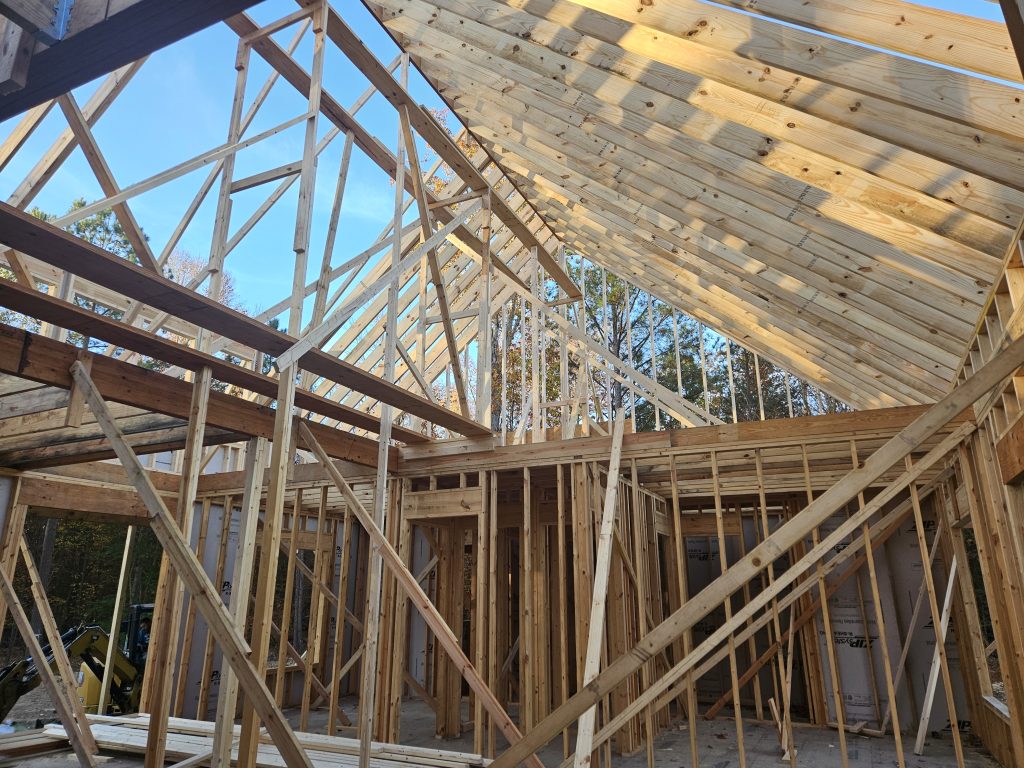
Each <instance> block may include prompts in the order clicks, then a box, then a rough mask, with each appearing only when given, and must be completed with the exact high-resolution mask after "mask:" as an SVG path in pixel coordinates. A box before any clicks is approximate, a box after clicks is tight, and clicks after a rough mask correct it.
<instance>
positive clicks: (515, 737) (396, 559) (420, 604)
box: [299, 422, 544, 768]
mask: <svg viewBox="0 0 1024 768" xmlns="http://www.w3.org/2000/svg"><path fill="white" fill-rule="evenodd" d="M299 434H300V435H301V437H302V440H303V442H304V443H305V444H306V447H307V448H308V449H309V450H311V451H312V452H313V453H314V454H315V455H316V457H317V460H318V461H319V462H320V464H321V466H323V468H324V469H325V470H326V471H327V474H328V475H329V476H330V478H331V480H332V481H333V482H334V484H335V486H337V488H338V490H339V491H341V493H342V496H343V497H344V498H345V501H346V503H347V504H348V507H349V510H350V511H351V512H352V514H354V515H355V516H356V519H357V520H359V523H360V524H361V525H362V526H363V528H364V529H365V530H366V532H367V534H369V536H370V539H371V542H372V544H373V547H374V548H375V549H377V550H378V551H379V552H380V555H381V557H382V559H383V561H384V564H385V565H386V566H387V568H388V569H389V570H390V571H391V572H392V574H393V575H394V576H395V578H396V580H397V581H398V583H399V585H400V586H401V588H402V589H403V590H404V591H405V592H406V594H408V596H409V600H410V601H411V602H412V604H413V605H414V606H416V609H417V610H418V611H419V612H420V614H421V615H422V616H423V620H424V621H425V622H426V624H427V626H428V627H429V628H430V630H431V631H432V632H433V633H434V635H435V636H436V637H437V639H438V642H439V643H440V644H441V647H442V648H443V649H444V651H445V653H447V654H448V656H449V657H450V658H451V660H452V663H454V664H455V667H456V668H457V669H458V670H459V672H461V673H462V676H463V677H464V678H465V679H466V682H467V683H469V687H470V688H471V689H472V691H473V693H475V694H476V695H477V696H478V697H479V698H480V701H481V703H482V704H483V706H484V708H485V709H486V710H487V713H488V714H489V715H490V716H491V717H492V718H494V721H495V722H496V723H497V725H498V727H499V728H500V729H501V732H502V733H503V734H504V735H505V738H507V739H508V741H509V743H510V744H515V743H516V742H517V741H519V740H520V739H522V738H523V736H522V734H521V733H520V732H519V729H518V728H517V727H516V725H515V723H513V722H512V718H510V717H509V715H508V713H507V712H506V711H505V709H504V708H503V707H502V706H501V703H500V702H499V701H498V699H497V697H495V695H494V693H493V692H492V691H491V689H490V688H488V687H487V683H486V681H485V680H484V679H483V677H481V676H480V673H479V672H477V670H476V667H474V666H473V663H472V662H471V661H470V660H469V658H468V657H467V656H466V654H465V653H464V652H463V650H462V646H461V645H460V644H459V640H458V638H456V637H455V633H454V632H452V630H451V627H449V626H448V623H447V622H446V621H445V620H444V617H442V616H441V614H440V613H439V612H438V610H437V608H435V607H434V604H433V603H432V602H431V601H430V598H429V597H427V593H426V592H424V591H423V588H422V587H421V586H420V585H419V582H418V581H417V580H416V577H415V576H414V575H413V574H412V573H410V572H409V569H408V568H406V566H405V563H404V562H403V560H402V557H401V555H399V554H398V552H397V551H396V550H395V548H394V547H393V546H391V542H389V541H388V540H387V538H386V537H385V536H384V534H383V533H382V532H381V530H380V528H378V527H377V525H376V524H375V523H374V520H373V517H372V516H371V515H370V513H369V512H368V511H367V510H366V508H365V507H364V506H363V504H362V502H360V501H359V499H358V497H357V496H356V495H355V493H353V491H352V488H351V486H349V484H348V482H347V481H346V480H345V478H344V477H343V476H342V474H341V472H339V471H338V468H337V467H336V466H334V462H333V461H331V459H330V457H329V456H328V455H327V453H326V451H324V449H323V447H321V445H320V443H318V442H317V440H316V438H315V437H314V436H313V433H312V432H310V431H309V428H308V427H307V426H306V425H305V424H304V423H302V422H299ZM524 760H525V761H526V762H528V763H529V764H530V765H531V766H533V768H544V764H543V763H542V762H541V761H540V758H538V757H537V756H536V755H533V756H527V757H525V758H524Z"/></svg>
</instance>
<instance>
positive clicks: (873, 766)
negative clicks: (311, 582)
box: [8, 701, 998, 768]
mask: <svg viewBox="0 0 1024 768" xmlns="http://www.w3.org/2000/svg"><path fill="white" fill-rule="evenodd" d="M354 703H355V702H354V701H347V702H343V709H344V710H345V712H346V713H347V714H348V715H349V717H350V718H352V720H353V721H354V720H355V707H354ZM287 714H288V715H289V719H290V720H291V721H292V723H293V725H295V726H296V727H298V718H299V713H298V711H294V712H292V711H289V712H288V713H287ZM466 714H467V717H466V718H465V719H468V712H467V713H466ZM325 717H326V713H325V712H314V713H311V717H310V721H311V722H310V730H311V731H316V730H318V729H322V726H323V722H324V719H325ZM697 732H698V744H699V748H700V760H701V763H700V765H701V768H734V767H735V766H738V765H739V760H738V757H737V754H736V728H735V725H734V724H733V721H732V720H726V719H720V720H714V721H710V722H709V721H704V720H701V721H700V722H699V723H698V728H697ZM743 734H744V736H743V740H744V744H745V745H746V764H747V768H769V766H771V767H773V768H774V767H775V766H783V765H788V762H787V763H783V761H782V759H781V753H780V751H779V742H778V737H777V735H776V732H775V729H774V727H773V726H772V725H770V724H767V723H760V722H753V721H749V720H748V721H747V722H746V723H745V724H744V729H743ZM343 735H351V734H350V733H347V734H343ZM838 736H839V734H838V733H837V732H836V731H835V730H832V729H827V730H825V729H820V728H811V727H799V726H798V727H797V728H796V733H795V738H796V743H797V765H798V766H804V767H806V768H832V766H839V765H840V764H841V761H840V750H839V738H838ZM905 742H906V743H905V744H904V748H905V754H906V765H907V766H908V768H954V767H955V766H956V756H955V753H954V750H953V742H952V739H951V738H950V737H949V735H948V734H946V735H937V734H933V735H932V737H931V738H929V739H928V741H927V743H926V745H925V750H924V755H922V756H920V757H918V756H917V755H914V754H913V753H912V747H913V738H912V737H910V738H909V739H905ZM402 743H403V744H406V745H409V746H420V747H434V748H441V749H446V750H455V751H461V752H472V750H473V734H472V731H468V732H467V733H466V735H464V736H463V737H462V738H459V739H446V740H443V741H441V740H438V739H435V738H434V716H433V712H432V711H431V710H430V708H429V707H428V706H427V705H426V704H424V703H422V702H420V701H408V702H406V703H405V704H404V705H403V707H402ZM847 751H848V754H849V765H850V766H851V768H890V767H893V768H895V766H897V761H896V745H895V742H894V740H893V739H892V738H891V737H890V738H882V739H879V738H873V737H869V736H858V735H854V734H849V735H848V736H847ZM964 752H965V766H966V767H967V768H998V763H996V762H995V761H994V760H992V759H991V758H989V757H987V756H986V755H985V754H984V753H983V752H982V751H981V750H979V749H978V748H976V747H972V746H970V745H969V744H966V743H965V745H964ZM689 755H690V742H689V737H688V736H687V732H686V731H685V730H677V729H674V728H673V729H668V730H665V731H663V732H662V734H661V735H660V736H659V737H658V738H657V739H656V741H655V750H654V757H655V765H656V766H658V767H659V768H685V767H686V766H688V765H689ZM540 757H541V760H542V761H543V762H544V764H545V765H546V766H548V768H556V767H557V766H558V765H559V763H560V762H561V761H562V757H563V755H562V750H561V740H558V742H557V743H553V744H551V745H549V746H548V747H547V748H546V749H545V750H544V751H543V752H541V754H540ZM142 762H143V761H142V757H141V756H128V755H123V754H117V755H110V757H109V759H107V760H105V761H104V762H102V765H103V766H104V767H105V768H138V766H141V765H142ZM75 763H76V761H75V758H74V755H72V754H71V753H69V752H66V753H62V754H53V755H44V756H38V757H34V758H21V759H19V761H18V762H17V763H16V764H17V765H19V766H25V768H68V766H70V765H74V764H75ZM13 764H15V763H8V765H13ZM613 766H614V768H646V766H647V757H646V753H645V752H644V751H641V752H638V753H636V754H633V755H627V756H619V755H616V756H614V757H613Z"/></svg>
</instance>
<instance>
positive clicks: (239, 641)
mask: <svg viewBox="0 0 1024 768" xmlns="http://www.w3.org/2000/svg"><path fill="white" fill-rule="evenodd" d="M71 375H72V376H73V377H74V380H75V383H76V384H77V385H78V386H79V387H80V388H81V390H82V392H83V394H84V395H85V400H86V402H87V403H88V404H89V408H90V409H91V410H92V412H93V415H94V416H95V417H96V421H97V422H98V423H99V425H100V427H101V428H102V429H103V433H104V434H105V435H106V437H107V439H108V440H109V441H110V443H111V445H112V446H113V448H114V451H115V452H116V453H117V457H118V458H119V459H120V460H121V464H122V465H123V466H124V469H125V471H126V472H127V473H128V477H129V478H130V479H131V481H132V484H133V485H134V486H135V489H136V491H137V492H138V494H139V496H140V497H141V498H142V500H143V502H144V503H145V505H146V508H147V509H148V510H149V514H150V527H151V528H152V529H153V533H154V534H155V535H156V537H157V539H158V540H159V541H160V544H161V545H162V546H163V549H164V551H165V552H166V554H167V556H168V558H169V559H170V561H171V563H172V564H173V566H174V569H175V570H176V571H177V572H178V576H179V577H180V578H181V580H182V581H183V582H184V583H185V585H186V587H187V588H188V590H189V592H190V594H191V595H192V599H193V600H195V601H196V603H197V605H198V608H199V612H200V613H201V614H202V616H203V618H204V619H205V620H206V623H207V626H208V627H209V628H210V632H212V633H213V636H214V637H215V638H216V639H217V641H218V643H220V646H221V651H222V653H223V655H224V658H225V659H226V660H227V662H228V663H229V664H230V665H231V668H232V670H233V671H234V673H235V675H236V676H237V677H238V682H239V685H241V687H242V689H243V690H244V691H245V694H246V696H247V697H248V698H249V701H250V703H251V704H252V706H253V709H255V710H256V712H257V713H258V714H259V716H260V719H261V720H263V722H265V723H266V724H267V730H268V731H269V732H270V735H271V737H272V738H273V740H274V744H275V745H276V746H277V748H278V750H279V751H280V753H281V756H282V757H283V758H284V759H285V762H286V764H287V765H289V766H305V768H312V763H311V762H310V760H309V757H308V756H307V755H306V752H305V750H304V749H303V748H302V746H301V745H300V744H299V742H298V739H297V738H296V737H295V732H294V731H293V730H292V727H291V726H290V725H289V724H288V721H287V720H286V719H285V717H284V714H283V713H282V712H281V709H280V708H279V707H278V706H277V704H275V703H274V699H273V696H272V695H271V693H270V691H269V690H267V686H266V683H265V682H264V681H263V680H262V679H261V677H260V676H259V675H258V674H257V672H256V669H255V667H253V665H252V662H250V661H249V647H248V645H247V644H246V642H245V639H244V638H243V637H242V635H241V633H240V632H239V630H238V628H237V627H236V626H235V623H234V619H233V618H232V616H231V614H230V613H228V609H227V608H226V607H225V605H224V603H223V601H222V600H221V599H220V595H219V591H218V589H217V588H216V587H215V586H214V585H213V584H212V583H211V581H210V577H209V576H207V575H206V571H204V570H203V569H202V567H201V566H200V565H199V561H198V560H197V559H196V556H195V553H193V552H192V550H191V549H190V548H189V546H188V543H187V542H186V541H185V538H184V536H182V534H181V531H180V530H178V526H177V525H176V524H175V522H174V518H173V517H172V516H171V513H170V512H169V511H168V510H167V507H166V506H165V505H164V501H163V499H162V498H161V497H160V494H159V493H158V492H157V490H156V488H155V487H154V486H153V483H152V482H151V481H150V479H149V476H148V475H147V474H146V471H145V469H143V467H142V464H141V463H140V462H139V459H138V457H137V456H136V455H135V452H134V451H132V449H131V447H130V446H129V445H128V443H127V442H125V439H124V435H123V434H121V430H120V429H119V428H118V426H117V424H116V423H115V422H114V420H113V418H111V416H110V412H109V411H108V410H107V405H106V403H105V402H104V401H103V398H102V397H101V396H100V393H99V390H98V389H97V388H96V386H95V385H94V384H93V383H92V379H90V378H89V373H88V372H87V371H86V369H85V366H83V365H82V363H80V362H78V361H76V362H75V363H74V364H73V365H72V366H71Z"/></svg>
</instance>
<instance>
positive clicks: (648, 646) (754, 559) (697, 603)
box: [493, 337, 1024, 768]
mask: <svg viewBox="0 0 1024 768" xmlns="http://www.w3.org/2000/svg"><path fill="white" fill-rule="evenodd" d="M1022 364H1024V337H1022V338H1020V339H1017V340H1016V341H1014V342H1012V343H1011V344H1010V345H1009V346H1008V347H1006V348H1005V349H1004V350H1003V351H1002V352H1000V353H999V354H998V355H997V356H995V357H994V358H993V359H992V360H991V361H990V362H989V363H988V364H987V365H986V366H985V367H984V368H982V369H981V370H980V371H978V373H977V374H975V375H974V376H973V377H971V378H970V379H968V380H967V381H966V382H964V383H963V384H961V385H960V386H959V387H957V388H956V389H954V390H953V391H952V392H950V394H948V395H947V396H946V397H944V398H943V399H942V400H940V401H939V402H937V403H936V404H935V405H933V406H932V407H931V408H929V409H928V411H927V412H926V413H924V414H923V415H922V416H920V417H919V418H918V419H916V420H915V421H914V422H912V423H911V424H910V425H908V426H907V427H906V428H905V429H903V430H902V431H901V432H900V433H899V434H897V435H896V436H895V437H893V438H892V439H890V440H889V441H888V442H886V443H885V444H884V445H883V446H881V447H880V448H879V449H878V450H877V451H875V453H873V454H872V455H871V456H870V458H868V459H867V460H866V461H865V462H864V465H863V466H862V467H860V468H859V469H855V470H853V471H851V472H850V473H849V474H847V475H846V476H844V477H843V478H842V479H841V480H839V482H837V483H836V484H835V485H834V486H832V487H831V488H830V489H829V490H827V491H826V492H825V493H823V494H822V495H821V496H819V497H818V498H817V499H815V500H814V501H813V502H811V503H810V504H808V505H807V507H805V508H804V509H803V511H801V512H800V513H799V514H798V515H796V516H795V517H794V518H793V519H792V520H790V521H789V522H787V523H786V524H785V525H783V526H782V527H780V528H779V529H778V530H777V531H775V533H773V534H772V535H771V536H769V537H768V538H767V539H765V540H764V541H763V542H762V543H761V544H759V545H758V546H757V547H755V548H754V549H753V550H751V551H750V552H749V553H748V554H747V555H746V557H744V558H742V559H740V560H738V561H737V562H736V563H735V564H734V565H733V566H732V567H731V568H730V569H729V571H728V573H726V574H724V575H723V576H721V577H719V578H718V579H716V580H715V581H713V582H711V584H709V585H708V586H707V587H705V588H704V589H703V590H701V591H700V592H699V593H698V594H697V595H695V596H694V597H693V598H692V599H691V600H689V601H687V602H686V603H685V604H684V605H683V606H682V607H680V608H679V609H678V610H677V611H675V612H674V613H673V614H672V615H670V616H669V617H668V618H667V619H666V620H665V621H663V622H662V623H661V624H659V625H658V626H657V627H655V628H654V629H652V630H651V632H650V633H648V634H647V635H646V636H645V637H644V638H643V639H642V640H641V641H640V642H639V643H637V644H636V645H635V646H633V648H632V649H631V650H630V651H629V652H628V653H626V654H624V655H623V656H620V657H619V658H618V659H617V660H616V661H615V662H613V663H612V664H611V665H610V666H609V667H608V668H607V669H606V670H605V671H604V672H602V673H601V674H600V675H599V676H598V677H597V678H595V679H594V680H593V681H591V682H590V683H589V684H587V685H586V686H584V687H583V688H581V689H580V691H579V692H577V693H576V694H575V695H574V696H573V697H572V698H571V699H569V700H568V701H567V702H565V703H564V704H563V705H562V706H560V707H559V708H558V709H556V710H555V711H554V712H552V713H551V714H550V715H548V716H547V717H546V718H544V720H542V721H541V722H540V723H538V724H537V726H536V727H535V728H534V729H533V730H532V731H531V732H530V733H529V734H527V735H526V736H525V737H524V738H523V739H522V741H520V742H519V743H518V744H514V745H512V746H511V747H510V748H509V749H508V750H507V751H506V752H505V753H503V754H502V755H501V756H500V757H498V759H497V760H495V762H494V763H493V766H494V768H510V766H513V765H516V764H518V763H519V762H520V761H522V760H523V759H524V758H525V757H526V756H527V755H529V754H531V753H532V752H533V751H534V750H536V749H538V748H540V747H541V746H543V745H544V744H547V743H548V741H550V740H551V739H553V738H554V737H555V736H557V735H558V734H559V733H560V732H561V731H562V729H563V728H565V727H566V726H568V725H569V724H570V723H571V722H572V721H573V720H575V719H577V718H578V717H579V716H580V715H582V714H583V712H585V711H586V710H587V709H589V708H590V707H592V706H594V704H596V703H597V702H598V701H600V700H601V698H603V697H604V696H605V695H606V694H607V693H608V692H610V691H611V690H613V689H614V688H615V687H616V686H618V685H619V684H620V683H622V681H623V680H625V679H626V678H627V677H628V676H629V675H631V674H633V673H634V672H636V671H637V670H638V669H639V668H640V667H641V666H642V665H643V664H644V663H645V662H646V661H647V660H648V659H650V658H651V657H652V656H653V655H654V654H656V653H657V652H658V651H660V650H661V649H662V648H664V647H666V646H667V645H668V644H669V643H671V642H673V641H674V640H675V639H676V638H677V637H679V636H680V635H682V634H683V633H684V632H685V631H686V630H687V629H689V628H691V627H693V625H694V624H696V623H697V622H698V621H699V620H700V619H701V618H702V617H704V616H705V615H707V613H708V612H710V611H711V610H713V609H714V608H715V607H716V606H718V605H721V604H722V603H723V602H725V600H727V599H728V598H729V596H730V595H732V593H733V592H735V591H736V590H738V589H740V588H741V587H742V586H743V584H745V583H747V582H748V581H750V580H751V579H753V578H755V577H756V576H758V575H759V574H760V573H761V571H763V570H764V569H765V568H766V567H767V564H768V563H770V562H774V561H775V560H777V559H778V558H779V557H781V556H782V555H783V554H784V553H785V552H787V551H788V550H789V549H790V548H791V547H792V546H793V545H794V544H796V543H797V542H799V541H801V540H802V539H803V538H804V537H805V536H806V535H807V534H808V533H810V531H811V530H813V529H814V528H816V527H818V526H820V525H821V524H822V523H824V522H825V521H826V520H827V519H828V518H829V517H831V516H832V514H834V513H835V511H836V510H838V509H839V508H840V507H842V506H843V505H844V504H846V503H847V502H849V501H850V500H852V499H853V498H855V497H856V495H857V494H858V493H859V492H861V491H863V490H864V489H865V488H867V487H868V486H869V485H870V484H871V483H873V482H875V481H876V480H877V479H878V478H879V477H881V476H882V475H883V474H884V473H885V472H886V471H888V470H889V468H890V467H892V466H893V465H894V464H896V462H898V461H900V460H902V459H903V458H904V457H905V456H908V455H909V454H910V453H911V451H913V450H915V449H916V448H917V447H919V446H920V445H921V444H922V443H923V442H924V441H925V440H927V439H928V438H930V437H931V436H932V435H934V434H935V433H936V432H938V431H939V430H940V429H942V428H943V427H944V426H945V425H946V424H948V423H949V422H950V421H952V420H953V419H954V418H955V417H956V416H957V415H958V414H960V413H962V412H963V411H964V410H965V409H967V408H970V407H972V406H973V404H974V403H975V402H976V401H977V400H978V399H979V398H981V397H982V396H984V395H985V394H986V393H987V392H988V391H990V390H991V389H992V388H993V387H995V386H997V385H999V384H1000V383H1001V382H1002V381H1003V380H1004V379H1005V378H1006V377H1007V376H1010V375H1011V374H1013V373H1014V372H1015V371H1016V370H1017V369H1018V368H1019V367H1020V366H1021V365H1022ZM792 570H793V569H790V571H792ZM783 582H785V577H783V578H782V579H780V581H779V582H777V583H783ZM739 615H741V614H737V616H739Z"/></svg>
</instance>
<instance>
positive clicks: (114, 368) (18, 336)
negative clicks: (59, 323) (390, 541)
mask: <svg viewBox="0 0 1024 768" xmlns="http://www.w3.org/2000/svg"><path fill="white" fill-rule="evenodd" d="M80 352H81V350H79V349H78V348H77V347H73V346H69V345H67V344H62V343H61V342H59V341H54V340H53V339H48V338H46V337H44V336H38V335H36V334H32V333H28V332H27V331H23V330H21V329H18V328H12V327H11V326H7V325H0V372H2V373H7V374H13V375H16V376H21V377H23V378H26V379H30V380H33V381H37V382H40V383H42V384H48V385H50V386H54V387H61V388H63V389H70V388H71V375H70V374H69V373H68V370H69V368H70V367H71V364H72V363H73V362H75V361H76V360H77V359H78V355H79V353H80ZM86 358H87V359H91V360H92V378H93V380H94V382H95V383H96V385H97V386H98V387H99V388H100V391H101V392H102V393H103V395H104V397H105V398H107V399H110V400H112V401H114V402H118V403H124V404H126V405H131V406H135V407H137V408H142V409H145V410H147V411H153V412H156V413H163V414H166V415H168V416H173V417H175V418H178V419H186V418H188V403H189V401H190V399H191V387H190V385H189V384H188V383H187V382H184V381H181V380H179V379H174V378H171V377H170V376H165V375H163V374H161V373H157V372H155V371H149V370H146V369H144V368H139V367H137V366H134V365H128V364H126V363H122V362H119V361H117V360H111V359H110V358H108V357H104V356H102V355H93V354H91V353H87V354H86ZM208 423H209V424H210V425H211V426H213V427H217V428H219V429H223V430H226V431H228V432H233V433H236V434H240V435H249V436H252V437H266V438H268V439H269V438H271V437H273V434H274V409H272V408H268V407H266V406H262V405H258V404H257V403H252V402H249V401H246V400H242V399H241V398H237V397H233V396H231V395H226V394H223V393H221V392H211V393H210V411H209V417H208ZM310 429H311V430H312V431H313V432H314V434H316V435H317V438H318V439H319V440H321V441H322V444H323V446H324V449H325V450H326V451H327V452H328V453H329V454H330V455H331V456H332V457H333V458H338V459H349V460H351V461H356V462H358V463H360V464H365V465H367V466H375V465H376V461H377V443H376V442H374V441H371V440H368V439H366V438H364V437H359V436H358V435H352V434H348V433H345V432H341V431H340V430H336V429H331V428H329V427H325V426H323V425H321V424H316V423H312V422H311V423H310ZM392 450H394V449H392ZM104 458H105V457H104Z"/></svg>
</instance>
